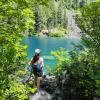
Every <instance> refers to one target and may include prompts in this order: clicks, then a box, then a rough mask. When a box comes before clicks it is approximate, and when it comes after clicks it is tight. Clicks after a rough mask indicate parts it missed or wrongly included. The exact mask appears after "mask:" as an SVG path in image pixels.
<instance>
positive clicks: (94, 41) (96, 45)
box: [76, 2, 100, 64]
mask: <svg viewBox="0 0 100 100" xmlns="http://www.w3.org/2000/svg"><path fill="white" fill-rule="evenodd" d="M99 9H100V2H95V3H94V2H93V3H91V4H90V5H88V6H85V7H83V8H81V15H77V16H76V22H77V24H78V25H79V27H80V28H81V30H82V32H83V33H84V34H83V40H84V41H85V44H86V45H87V46H88V47H89V48H91V50H92V52H93V53H94V59H96V57H98V59H100V25H99V24H100V17H99V13H100V10H99ZM99 64H100V63H99Z"/></svg>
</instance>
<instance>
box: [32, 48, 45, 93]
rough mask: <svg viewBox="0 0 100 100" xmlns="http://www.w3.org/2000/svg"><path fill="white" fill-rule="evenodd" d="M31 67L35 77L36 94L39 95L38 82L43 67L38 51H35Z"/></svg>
mask: <svg viewBox="0 0 100 100" xmlns="http://www.w3.org/2000/svg"><path fill="white" fill-rule="evenodd" d="M31 66H32V68H33V74H34V76H35V84H36V87H37V93H39V89H40V80H41V77H42V74H43V66H44V61H43V58H42V57H41V56H40V49H36V50H35V55H34V56H33V58H32V60H31Z"/></svg>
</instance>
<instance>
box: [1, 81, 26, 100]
mask: <svg viewBox="0 0 100 100" xmlns="http://www.w3.org/2000/svg"><path fill="white" fill-rule="evenodd" d="M3 98H4V100H25V99H28V89H27V86H26V85H24V84H22V83H21V82H14V81H12V82H11V84H10V88H9V89H6V90H5V92H4V95H3Z"/></svg>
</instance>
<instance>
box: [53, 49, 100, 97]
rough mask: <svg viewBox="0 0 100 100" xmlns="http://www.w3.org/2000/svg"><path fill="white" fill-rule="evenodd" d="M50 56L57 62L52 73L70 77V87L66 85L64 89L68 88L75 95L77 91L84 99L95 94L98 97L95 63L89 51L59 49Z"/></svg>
mask: <svg viewBox="0 0 100 100" xmlns="http://www.w3.org/2000/svg"><path fill="white" fill-rule="evenodd" d="M52 54H53V55H54V56H55V57H56V59H57V60H58V62H57V67H56V68H55V72H54V73H55V74H62V73H63V72H64V71H66V72H67V74H69V75H70V80H69V81H70V82H71V83H70V87H68V86H67V85H66V88H70V91H71V90H75V93H77V91H78V92H79V95H81V96H84V97H92V96H94V94H95V92H96V96H98V95H99V93H100V91H99V90H98V88H99V87H100V85H99V84H100V81H99V80H98V81H96V78H95V76H96V74H97V72H96V68H95V66H96V63H95V61H92V56H91V55H92V54H91V52H90V50H89V49H84V50H82V51H80V50H77V51H70V52H68V51H67V50H63V49H61V50H60V51H59V50H58V51H55V52H53V53H52ZM73 83H74V84H73ZM96 87H97V88H96ZM81 90H82V91H81ZM72 95H74V94H72Z"/></svg>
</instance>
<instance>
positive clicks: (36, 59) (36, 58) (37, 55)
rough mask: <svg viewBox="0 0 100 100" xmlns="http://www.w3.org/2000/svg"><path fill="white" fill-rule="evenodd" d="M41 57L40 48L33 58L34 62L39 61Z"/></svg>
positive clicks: (36, 50)
mask: <svg viewBox="0 0 100 100" xmlns="http://www.w3.org/2000/svg"><path fill="white" fill-rule="evenodd" d="M39 57H40V49H35V56H34V58H33V62H34V63H35V62H37V61H38V60H39Z"/></svg>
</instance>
